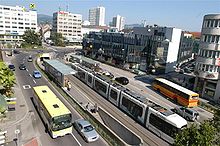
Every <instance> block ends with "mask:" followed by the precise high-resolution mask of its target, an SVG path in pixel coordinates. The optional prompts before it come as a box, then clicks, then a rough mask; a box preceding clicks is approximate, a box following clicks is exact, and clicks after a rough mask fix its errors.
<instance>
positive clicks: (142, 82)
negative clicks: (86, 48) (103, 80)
mask: <svg viewBox="0 0 220 146" xmlns="http://www.w3.org/2000/svg"><path fill="white" fill-rule="evenodd" d="M100 67H101V68H103V69H104V70H107V71H109V72H111V73H112V74H114V76H124V77H127V78H128V79H129V84H128V85H126V87H127V88H129V89H132V90H133V91H135V92H137V93H140V94H141V95H143V96H145V97H147V98H150V99H151V100H152V101H154V102H156V103H158V104H159V105H162V106H164V107H165V108H167V109H172V108H174V107H175V106H177V105H176V104H175V103H173V102H171V101H170V100H168V98H166V97H165V96H163V95H161V94H160V93H157V92H155V91H154V90H153V89H152V88H151V82H152V80H153V77H151V76H150V75H146V76H144V77H136V75H135V74H133V73H130V72H128V71H124V70H122V69H119V68H115V67H112V66H110V65H107V64H103V63H100ZM194 109H195V110H197V111H198V112H199V114H200V119H199V121H198V122H202V121H204V120H207V119H210V118H212V117H213V114H212V113H210V112H207V111H206V110H204V109H202V108H199V107H194Z"/></svg>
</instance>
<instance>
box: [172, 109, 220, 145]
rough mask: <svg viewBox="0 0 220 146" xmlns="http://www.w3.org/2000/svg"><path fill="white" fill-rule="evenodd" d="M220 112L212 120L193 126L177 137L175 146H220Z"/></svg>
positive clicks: (217, 110) (216, 112) (217, 111)
mask: <svg viewBox="0 0 220 146" xmlns="http://www.w3.org/2000/svg"><path fill="white" fill-rule="evenodd" d="M219 137H220V110H219V109H216V111H215V113H214V118H213V119H212V120H208V121H204V122H203V123H201V124H200V125H196V124H193V125H191V126H190V127H188V128H186V129H183V130H182V131H181V132H180V133H179V134H177V135H176V137H175V141H174V144H173V146H220V140H219Z"/></svg>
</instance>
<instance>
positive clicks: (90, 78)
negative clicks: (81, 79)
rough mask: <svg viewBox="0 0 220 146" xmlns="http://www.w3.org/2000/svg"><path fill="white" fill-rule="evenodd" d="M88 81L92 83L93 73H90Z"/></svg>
mask: <svg viewBox="0 0 220 146" xmlns="http://www.w3.org/2000/svg"><path fill="white" fill-rule="evenodd" d="M88 82H89V83H92V76H91V75H88Z"/></svg>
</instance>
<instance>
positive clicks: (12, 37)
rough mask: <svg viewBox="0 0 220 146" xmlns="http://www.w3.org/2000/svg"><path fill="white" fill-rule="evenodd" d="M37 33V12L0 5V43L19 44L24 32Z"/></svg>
mask: <svg viewBox="0 0 220 146" xmlns="http://www.w3.org/2000/svg"><path fill="white" fill-rule="evenodd" d="M29 29H31V30H34V31H37V12H36V11H33V10H29V11H28V10H26V9H25V8H24V7H20V6H15V7H13V6H3V5H0V41H1V42H12V41H14V42H19V41H22V35H23V34H24V32H25V31H26V30H29Z"/></svg>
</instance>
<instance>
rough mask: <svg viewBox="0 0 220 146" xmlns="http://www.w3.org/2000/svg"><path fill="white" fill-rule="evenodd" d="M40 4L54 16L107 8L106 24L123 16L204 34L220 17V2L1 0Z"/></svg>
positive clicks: (42, 10)
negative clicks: (205, 23)
mask: <svg viewBox="0 0 220 146" xmlns="http://www.w3.org/2000/svg"><path fill="white" fill-rule="evenodd" d="M30 3H35V4H36V9H37V11H38V13H39V14H47V15H51V16H52V14H53V12H55V11H58V10H59V7H60V8H61V9H62V10H66V6H67V5H68V10H69V11H70V12H72V13H78V14H82V16H83V20H87V19H88V11H89V8H93V7H96V6H104V7H105V8H106V14H105V16H106V19H105V23H106V24H109V22H110V21H111V20H112V17H113V16H115V15H117V14H119V15H121V16H124V17H125V18H126V24H133V23H141V22H142V20H146V22H147V24H150V25H152V24H158V25H160V26H171V27H177V28H181V29H183V30H189V31H200V30H201V24H202V20H203V16H204V15H206V14H210V13H219V14H220V0H0V4H2V5H11V6H15V5H20V6H25V7H26V8H28V6H29V4H30Z"/></svg>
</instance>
